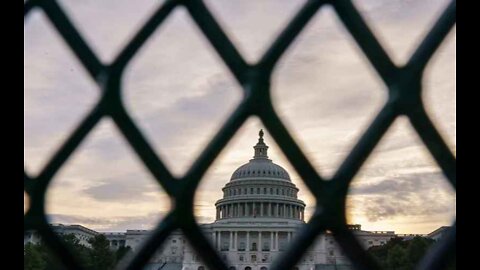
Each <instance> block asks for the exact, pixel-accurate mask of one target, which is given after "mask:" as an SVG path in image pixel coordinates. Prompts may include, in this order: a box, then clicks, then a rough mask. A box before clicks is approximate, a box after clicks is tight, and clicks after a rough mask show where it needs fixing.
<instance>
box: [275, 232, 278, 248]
mask: <svg viewBox="0 0 480 270" xmlns="http://www.w3.org/2000/svg"><path fill="white" fill-rule="evenodd" d="M275 250H278V232H275Z"/></svg>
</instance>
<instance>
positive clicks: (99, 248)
mask: <svg viewBox="0 0 480 270" xmlns="http://www.w3.org/2000/svg"><path fill="white" fill-rule="evenodd" d="M89 243H90V245H91V250H90V262H89V265H88V269H92V270H109V269H113V267H114V266H115V263H116V258H115V254H114V253H113V252H112V251H111V250H110V243H109V242H108V240H107V238H106V237H105V236H104V235H103V234H99V235H96V236H95V237H93V238H91V239H90V240H89Z"/></svg>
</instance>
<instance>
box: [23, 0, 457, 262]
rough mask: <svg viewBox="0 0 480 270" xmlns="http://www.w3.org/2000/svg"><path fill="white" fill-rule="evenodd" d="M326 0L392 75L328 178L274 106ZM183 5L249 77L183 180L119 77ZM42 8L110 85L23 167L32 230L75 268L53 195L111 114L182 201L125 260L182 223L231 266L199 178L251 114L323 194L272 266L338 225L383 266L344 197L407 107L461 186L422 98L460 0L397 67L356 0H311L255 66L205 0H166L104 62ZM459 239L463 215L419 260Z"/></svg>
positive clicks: (444, 257) (343, 242)
mask: <svg viewBox="0 0 480 270" xmlns="http://www.w3.org/2000/svg"><path fill="white" fill-rule="evenodd" d="M325 5H330V6H332V7H333V9H334V10H335V12H336V13H337V14H338V16H339V17H340V19H341V21H342V22H343V24H344V25H345V26H346V28H347V29H348V31H349V32H350V34H351V35H352V36H353V37H354V39H355V41H356V43H357V45H358V46H359V47H360V48H361V49H362V51H363V53H364V54H365V55H366V57H367V58H368V60H369V61H370V63H371V64H372V66H373V67H374V68H375V70H376V71H377V73H378V75H379V76H380V77H381V79H382V80H383V82H384V83H385V86H386V89H388V95H389V98H388V100H387V102H386V104H384V106H383V108H382V109H381V111H380V112H379V113H378V115H377V116H376V117H375V119H374V120H373V122H372V123H371V124H370V126H369V127H368V129H367V130H366V132H365V133H364V134H363V135H362V136H361V138H360V139H359V140H358V142H356V145H355V147H354V148H353V150H352V151H351V152H350V153H349V155H348V156H347V158H346V159H345V160H344V161H343V163H342V164H341V166H340V167H339V169H338V170H337V171H336V173H335V174H334V176H333V177H332V179H329V181H326V179H322V177H320V176H319V174H318V173H317V171H316V169H315V168H314V167H313V166H312V164H311V163H310V162H309V161H308V160H307V158H306V156H305V154H304V153H303V152H302V151H301V150H300V148H299V146H298V145H297V143H296V142H295V140H294V139H293V138H292V136H291V135H290V133H289V131H288V130H287V129H286V128H285V125H284V124H283V122H282V120H281V119H280V118H279V116H278V114H277V113H276V112H275V110H274V108H273V105H272V100H271V97H270V94H271V93H270V91H271V90H270V89H271V88H270V80H271V75H272V71H273V69H274V68H275V66H276V65H277V63H278V60H279V59H280V57H281V56H282V55H283V53H284V52H285V50H286V49H287V48H288V47H289V45H290V44H291V43H292V41H293V40H294V39H295V38H296V37H297V36H298V34H299V33H300V32H301V31H302V29H303V28H304V27H305V25H306V24H307V23H308V22H309V20H310V19H311V18H312V17H313V16H314V15H315V14H316V13H317V12H318V11H319V9H321V8H322V7H323V6H325ZM179 6H184V7H186V9H187V10H188V12H189V15H190V16H191V17H192V18H193V20H194V22H195V23H196V24H197V25H198V26H199V28H200V29H201V31H202V32H203V34H204V35H205V36H206V37H207V39H208V40H209V42H210V44H211V45H212V46H213V47H214V48H215V50H216V52H217V53H218V54H219V55H220V57H221V58H222V60H223V61H224V62H225V63H226V65H227V66H228V68H229V70H230V71H231V72H232V73H233V75H234V76H235V78H236V80H237V82H238V83H239V84H240V85H241V86H242V88H243V91H244V94H245V95H244V98H243V100H242V102H241V103H240V105H238V107H237V108H236V109H235V111H234V112H233V114H232V115H231V116H230V117H229V118H228V120H227V121H226V122H225V123H224V124H223V126H222V127H221V129H220V130H219V132H218V133H217V134H216V135H215V136H214V138H213V139H212V140H211V141H210V143H209V144H208V145H207V147H206V148H205V149H204V150H203V152H202V153H201V155H200V156H199V158H198V159H197V160H196V161H195V162H194V164H193V165H192V166H191V167H190V168H189V170H188V172H187V173H186V174H185V176H183V177H181V178H180V179H176V178H175V177H174V176H173V175H172V173H171V172H170V171H169V170H168V169H167V168H166V166H165V164H164V162H162V160H161V159H160V158H159V157H158V156H157V155H156V153H155V151H154V150H153V148H152V146H151V145H150V144H149V143H147V141H146V139H145V137H144V135H143V134H142V132H141V131H140V129H139V128H138V127H137V124H136V123H135V122H134V121H133V120H132V118H131V116H130V115H129V114H128V113H127V111H126V109H125V107H124V106H123V103H122V94H121V93H122V91H121V89H122V85H121V83H120V82H121V79H122V76H123V72H124V70H125V67H126V66H127V65H128V64H129V63H130V61H131V60H132V58H133V57H134V56H135V55H136V53H137V52H138V50H139V49H140V48H141V47H142V46H143V44H144V43H145V41H146V40H147V39H148V38H149V37H150V36H151V35H152V33H153V32H154V31H155V29H156V28H157V27H158V26H159V25H161V24H162V23H163V22H164V20H165V19H166V18H167V17H168V16H169V15H170V14H171V13H172V11H173V10H174V9H175V8H177V7H179ZM34 9H42V10H43V11H44V12H45V14H46V15H47V17H48V19H49V20H50V21H51V22H52V23H53V25H54V27H55V28H56V30H57V31H58V32H59V33H60V34H61V36H62V37H63V39H64V40H65V42H66V43H67V44H68V46H69V47H70V49H71V50H72V51H73V52H74V54H75V55H76V57H77V58H78V59H79V60H80V61H81V63H82V65H83V66H84V67H85V69H86V70H87V71H88V73H89V75H90V76H91V77H92V78H93V79H94V80H95V82H96V83H97V84H98V86H99V87H100V89H101V91H102V93H101V94H102V95H101V98H99V100H98V101H97V102H96V104H95V106H94V107H93V109H91V111H89V112H88V114H87V116H86V117H85V118H84V119H83V120H82V121H81V123H80V124H79V126H78V127H77V128H76V129H75V130H73V132H72V133H71V134H70V135H69V137H68V138H67V140H66V141H65V142H64V144H63V145H62V146H61V147H60V148H59V150H58V151H57V152H56V153H55V154H54V155H53V157H52V158H51V160H49V161H48V163H47V165H46V166H45V167H44V168H43V170H42V171H41V172H40V173H39V174H38V176H37V177H35V178H32V177H30V176H29V175H28V173H27V172H25V173H24V188H25V191H26V193H27V194H28V195H29V197H30V208H29V209H28V212H27V213H26V214H25V217H24V230H25V231H26V230H37V231H38V232H39V233H40V235H41V236H42V238H43V239H44V241H45V242H46V244H47V245H48V246H49V247H50V248H51V250H52V251H53V252H54V253H55V254H56V255H57V257H58V258H59V259H60V261H61V263H62V264H63V265H64V266H65V267H66V268H67V269H82V267H81V266H80V265H79V264H78V263H77V262H76V260H75V257H74V256H73V255H72V254H71V253H70V252H69V251H68V250H67V249H66V248H65V247H64V245H63V244H62V242H61V240H60V239H59V237H58V236H57V235H56V234H55V233H54V232H53V231H52V229H51V228H50V226H49V224H48V221H47V217H46V214H45V194H46V191H47V189H48V186H49V183H50V182H51V180H52V178H53V177H54V176H55V174H56V173H57V172H58V170H59V169H60V168H61V167H62V166H63V165H64V164H65V162H66V161H67V159H68V158H69V157H70V156H71V155H72V153H73V152H74V151H76V149H77V148H78V146H79V144H80V143H81V142H82V141H83V140H84V138H85V137H86V136H87V134H89V132H90V131H91V130H92V129H93V128H94V127H95V126H96V124H98V123H99V121H100V120H101V119H102V118H103V117H110V118H111V119H113V121H114V123H115V124H116V125H117V126H118V128H119V129H120V131H121V133H122V134H123V135H124V136H125V138H126V139H127V141H128V143H129V144H130V145H131V146H132V147H133V148H134V150H135V152H136V154H137V155H138V156H139V157H140V158H141V160H142V161H143V163H144V164H145V166H146V167H147V168H148V169H149V171H150V172H151V173H152V174H153V175H154V177H155V179H156V181H157V182H158V184H159V185H161V186H162V187H163V189H164V190H165V191H166V192H167V193H168V195H169V196H170V197H171V199H172V200H173V202H174V207H173V209H172V210H171V211H170V212H169V214H168V215H167V216H166V217H165V218H164V219H163V220H162V222H161V223H160V224H159V225H158V226H157V227H156V228H155V230H154V231H153V233H152V235H151V237H150V238H149V239H148V240H147V241H146V242H145V244H144V245H143V246H142V247H141V249H140V250H139V252H138V253H137V254H136V255H135V256H134V257H132V258H131V259H130V260H129V261H126V262H124V263H123V264H122V265H120V266H119V268H122V269H141V268H142V267H143V266H144V265H145V264H146V263H147V262H148V260H149V258H150V257H151V256H152V255H153V254H154V253H155V251H156V250H157V249H158V248H159V247H160V246H161V245H162V243H163V242H164V240H165V239H166V238H167V236H168V235H169V234H170V233H171V232H172V231H174V230H176V229H180V230H182V231H183V233H184V235H185V237H186V238H187V239H188V241H189V243H190V244H191V246H192V247H193V248H194V249H195V251H196V252H197V253H198V254H199V255H200V256H201V257H202V259H203V261H204V262H205V263H206V264H207V266H209V267H210V268H211V269H227V265H226V264H225V262H223V261H222V259H221V258H220V256H219V254H218V253H217V252H216V251H215V249H214V248H213V247H212V246H211V245H210V244H209V243H210V242H209V241H208V240H207V238H206V236H204V235H203V233H202V231H201V229H200V227H199V225H198V224H197V223H196V221H195V218H194V214H193V200H194V195H195V191H196V190H197V187H198V184H199V183H200V181H201V179H202V176H203V175H204V174H205V172H206V170H207V169H208V168H209V166H210V165H211V164H212V162H213V161H214V160H215V159H216V157H217V156H218V154H219V153H220V151H221V150H222V149H223V148H224V147H225V145H226V144H227V143H228V142H229V140H230V139H231V138H232V137H233V136H234V135H235V133H236V132H237V130H238V129H239V128H240V126H241V125H242V124H243V123H244V122H245V121H246V120H247V119H248V118H249V117H250V116H258V117H259V118H260V119H261V121H262V122H263V124H264V125H265V127H266V128H267V129H268V131H269V132H270V134H271V136H272V137H273V138H274V139H275V141H276V142H277V143H278V145H279V146H280V148H281V150H282V151H283V152H284V153H285V154H286V156H287V158H288V160H289V161H290V162H291V164H292V165H293V166H294V168H295V170H296V171H297V172H298V174H299V175H300V177H301V178H302V180H303V181H304V182H305V184H306V185H307V187H308V188H309V190H310V191H311V192H312V194H313V195H314V196H315V198H316V202H317V205H316V210H315V212H314V214H313V216H312V218H311V219H310V220H309V222H308V223H307V224H306V225H305V226H304V227H303V228H302V229H301V230H300V231H299V233H298V236H297V237H296V238H295V239H294V241H293V243H292V244H291V245H290V246H289V248H288V250H287V251H285V256H281V257H279V258H278V259H277V260H276V261H274V262H273V265H272V267H271V269H291V268H293V267H294V265H295V264H296V263H297V262H298V261H299V260H300V258H301V257H302V254H303V253H304V252H305V251H306V250H307V249H308V247H309V246H310V244H312V243H313V241H315V239H316V237H317V236H318V235H320V234H322V233H324V232H325V231H326V230H329V231H331V232H332V233H333V235H334V237H335V239H336V240H337V242H338V243H339V245H340V246H341V248H342V249H343V250H344V252H345V254H346V255H347V256H348V258H349V259H350V261H351V262H352V264H353V266H354V267H355V268H356V269H366V270H367V269H368V270H372V269H380V267H379V266H378V265H377V263H376V261H375V260H373V259H372V258H371V257H370V256H369V255H368V254H367V253H366V251H365V250H363V248H362V246H361V245H360V243H359V242H358V241H357V240H356V238H355V236H354V235H353V233H352V232H351V231H350V230H349V229H348V227H347V224H346V218H345V202H346V196H347V193H348V188H349V185H350V183H351V181H352V178H353V177H354V176H355V175H356V173H357V172H358V170H359V169H360V167H361V166H362V164H363V163H364V161H365V160H366V159H367V157H368V156H369V155H370V154H371V152H372V150H373V148H374V147H375V146H376V145H377V144H378V142H379V140H380V139H381V138H382V136H383V135H384V134H385V133H386V131H387V130H388V129H389V127H390V126H391V125H392V123H393V121H394V120H395V119H396V118H397V117H398V116H401V115H404V116H406V117H408V119H409V121H410V122H411V124H412V125H413V127H414V128H415V130H416V132H417V133H418V135H419V136H420V137H421V139H422V141H423V143H424V144H425V145H426V146H427V148H428V150H429V151H430V153H431V154H432V155H433V157H434V158H435V161H436V163H437V164H438V166H439V167H440V168H441V169H442V171H443V173H444V175H445V176H446V177H447V179H448V180H449V182H450V184H451V185H452V186H453V187H454V188H456V160H455V156H454V155H453V154H452V153H451V151H450V150H449V148H448V147H447V145H446V143H445V142H444V140H443V139H442V138H441V136H440V134H439V133H438V131H437V129H436V128H435V126H434V125H433V123H432V121H431V120H430V118H429V117H428V115H427V113H426V111H425V108H424V105H423V103H422V99H421V93H422V87H421V80H422V76H423V71H424V69H425V67H426V65H427V63H428V62H429V60H430V59H431V57H432V55H433V54H434V53H435V51H436V50H437V48H438V47H439V45H440V44H441V42H442V41H443V40H444V38H445V36H446V35H447V34H448V32H449V31H450V30H451V29H452V27H453V26H454V24H455V18H456V15H455V13H456V2H455V1H452V2H451V3H450V4H449V5H448V6H447V7H446V9H445V10H444V11H443V13H442V14H441V16H440V17H439V18H438V20H437V21H436V23H435V24H434V25H433V27H432V28H431V29H430V31H429V32H428V34H427V35H426V37H425V38H424V39H423V40H422V42H421V43H420V45H419V46H418V48H417V49H416V50H415V52H414V53H413V55H412V56H411V58H410V59H409V60H408V62H407V64H405V65H404V66H400V67H399V66H396V65H395V64H394V63H393V61H392V60H391V59H390V58H389V56H388V55H387V53H386V52H385V50H384V49H383V48H382V46H381V45H380V43H379V42H378V40H377V39H376V38H375V35H374V33H372V31H371V30H370V29H369V27H368V25H367V24H366V23H365V20H364V18H363V17H362V14H361V13H360V12H359V11H358V10H357V8H356V7H355V6H354V5H353V4H352V3H351V1H349V0H330V1H321V0H310V1H307V2H306V3H305V4H304V6H303V7H302V8H301V9H300V10H299V11H298V13H297V14H296V15H295V16H294V18H293V19H292V20H291V21H290V22H289V23H288V25H287V26H286V27H285V29H283V31H282V32H281V34H280V35H279V36H278V37H277V38H276V39H275V41H274V42H273V44H271V46H270V47H269V49H268V50H267V51H266V53H265V54H264V55H263V56H262V57H261V59H260V60H259V61H258V62H257V63H255V64H253V65H250V64H248V63H247V62H246V61H245V59H243V58H242V57H241V55H240V54H239V52H238V51H237V49H236V47H235V45H234V44H233V43H232V42H231V41H230V40H229V38H228V37H227V36H226V34H225V32H224V31H223V30H222V28H221V26H220V25H219V24H218V23H217V21H216V20H215V19H214V17H213V16H212V14H211V11H210V10H209V9H208V8H207V7H206V6H205V5H204V3H203V2H202V1H200V0H183V1H182V0H167V1H165V2H164V3H163V4H162V5H161V6H160V7H159V8H158V9H157V10H156V12H155V13H154V14H153V15H152V16H151V17H150V18H149V19H148V20H147V21H146V23H145V24H144V25H143V27H141V29H140V30H139V31H138V32H137V33H136V34H135V36H134V37H133V38H132V39H131V40H130V42H129V43H128V44H127V45H126V46H125V47H124V48H123V50H122V51H121V52H120V53H119V54H118V56H117V57H116V58H115V59H114V60H113V62H112V63H111V64H105V63H102V62H101V61H100V60H99V58H98V57H97V56H96V55H95V54H94V53H93V51H92V49H91V48H90V46H89V44H87V43H86V42H85V40H84V38H83V37H82V36H81V35H80V33H79V32H78V31H77V29H76V27H75V25H74V24H73V23H72V22H71V20H70V18H69V17H68V16H67V15H66V14H65V12H64V11H63V10H62V8H61V7H60V6H59V5H58V3H57V2H56V1H55V0H30V1H27V2H25V4H24V15H25V17H27V16H28V15H29V14H30V13H31V11H32V10H34ZM319 53H321V52H319ZM455 245H456V226H455V224H454V225H453V226H452V228H451V229H450V231H449V234H448V235H447V237H445V238H443V239H442V240H441V241H440V242H439V243H437V244H436V245H435V246H434V247H433V248H432V249H431V250H430V251H429V252H428V253H427V254H426V256H425V257H424V258H423V259H422V261H421V262H420V263H419V265H418V269H443V268H444V267H445V266H446V265H447V263H448V262H449V260H450V259H451V258H452V257H453V256H454V255H455Z"/></svg>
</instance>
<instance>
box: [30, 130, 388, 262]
mask: <svg viewBox="0 0 480 270" xmlns="http://www.w3.org/2000/svg"><path fill="white" fill-rule="evenodd" d="M253 148H254V156H253V158H252V159H250V160H249V161H248V163H246V164H244V165H242V166H240V167H239V168H238V169H236V170H235V171H234V172H233V174H232V176H231V178H230V181H229V182H228V183H227V184H226V185H225V186H224V187H223V189H222V190H223V198H221V199H219V200H218V201H217V202H216V203H215V207H216V219H215V221H214V222H213V223H210V224H202V225H200V226H201V227H202V229H203V231H204V232H205V234H206V235H207V237H208V238H209V239H210V240H211V243H212V244H213V245H214V247H215V248H216V249H217V250H218V252H219V253H220V254H221V256H222V258H223V259H224V260H225V261H226V262H227V264H228V266H229V267H230V268H229V269H231V270H268V269H269V265H270V264H271V263H272V261H273V260H275V258H276V257H278V256H281V254H282V252H283V251H285V250H286V249H287V247H288V245H289V243H290V241H292V239H293V238H294V237H295V234H296V233H297V231H298V230H299V228H300V227H301V226H302V225H303V224H305V221H304V211H305V203H304V202H303V201H302V200H300V199H299V198H298V191H299V189H298V188H297V187H296V186H295V184H293V183H292V181H291V179H290V176H289V174H288V172H287V171H286V170H285V169H284V168H282V167H281V166H279V165H277V164H275V163H273V162H272V160H271V159H269V157H268V146H267V145H266V144H265V142H264V140H263V131H262V130H260V133H259V139H258V142H257V144H256V145H255V146H254V147H253ZM52 226H53V228H54V230H55V231H56V232H57V233H60V234H66V233H73V234H75V235H76V236H77V237H79V238H80V239H81V240H82V241H83V243H84V244H85V245H88V243H87V242H86V239H88V238H89V237H92V236H94V235H95V234H98V232H95V231H93V230H90V229H88V228H85V227H83V226H81V225H62V224H54V225H52ZM350 229H351V230H353V232H354V234H355V235H356V236H357V238H358V239H359V241H360V242H361V243H362V244H363V245H364V246H365V248H368V247H370V246H375V245H382V244H385V243H386V242H387V241H388V240H389V239H390V238H393V237H395V236H396V234H395V232H393V231H382V232H370V231H362V230H361V227H360V225H350ZM103 234H105V236H106V237H107V239H108V240H109V241H110V246H111V247H112V249H116V248H119V247H121V246H130V247H131V248H132V250H133V251H135V250H136V249H138V248H139V246H140V245H141V244H142V241H143V240H144V239H146V238H147V237H148V236H149V234H150V232H149V231H146V230H127V231H126V232H121V233H114V232H112V233H103ZM35 237H36V236H35V234H34V233H31V234H29V235H27V237H26V238H25V240H24V242H25V243H26V242H35V241H38V236H37V239H36V238H35ZM348 265H349V261H348V259H347V258H346V257H345V256H344V254H343V253H342V251H341V249H340V248H339V246H338V245H337V244H336V242H335V241H334V239H333V236H332V235H331V234H330V233H329V232H327V233H325V234H322V235H321V236H319V237H318V238H317V240H316V241H315V242H314V244H313V245H312V246H311V247H310V249H309V250H308V251H307V252H306V253H305V254H304V256H303V257H302V258H301V260H300V261H299V263H298V264H297V266H296V268H295V269H297V270H312V269H349V267H348ZM332 266H335V268H333V267H332ZM342 266H343V267H342ZM145 269H148V270H154V269H155V270H159V269H162V270H174V269H176V270H205V269H207V267H206V265H205V264H204V263H203V262H202V260H201V258H200V257H199V256H197V255H196V253H195V251H194V250H193V249H192V248H191V247H190V245H188V240H187V239H186V238H185V237H184V236H183V234H182V233H181V232H180V231H175V232H174V233H173V234H172V235H170V236H169V237H168V238H167V239H166V241H165V242H164V244H163V246H162V248H161V250H159V251H158V252H157V253H156V254H155V255H154V256H153V257H152V259H151V261H150V263H149V265H148V266H146V268H145Z"/></svg>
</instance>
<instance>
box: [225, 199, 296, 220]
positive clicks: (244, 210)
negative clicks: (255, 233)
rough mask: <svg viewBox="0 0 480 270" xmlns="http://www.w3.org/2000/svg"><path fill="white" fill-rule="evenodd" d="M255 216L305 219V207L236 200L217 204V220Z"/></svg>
mask: <svg viewBox="0 0 480 270" xmlns="http://www.w3.org/2000/svg"><path fill="white" fill-rule="evenodd" d="M253 216H255V217H281V218H293V219H299V220H304V207H303V206H301V205H297V204H291V203H277V202H236V203H225V204H221V205H219V206H217V213H216V219H217V220H218V219H225V218H235V217H253Z"/></svg>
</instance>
